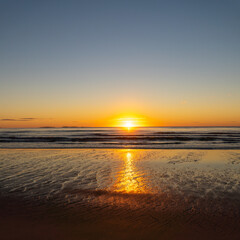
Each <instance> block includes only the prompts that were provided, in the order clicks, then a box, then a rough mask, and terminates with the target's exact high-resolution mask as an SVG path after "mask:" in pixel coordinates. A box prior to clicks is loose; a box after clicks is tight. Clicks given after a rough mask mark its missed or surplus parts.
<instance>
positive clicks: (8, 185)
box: [0, 150, 240, 240]
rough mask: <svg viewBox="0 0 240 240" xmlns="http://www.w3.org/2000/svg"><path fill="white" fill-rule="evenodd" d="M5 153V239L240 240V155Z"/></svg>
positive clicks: (1, 219)
mask: <svg viewBox="0 0 240 240" xmlns="http://www.w3.org/2000/svg"><path fill="white" fill-rule="evenodd" d="M0 151H1V157H0V158H1V170H0V173H1V178H0V183H1V185H0V186H1V192H0V193H1V194H0V206H1V207H0V236H1V239H6V240H7V239H240V201H239V200H240V188H239V181H240V177H239V172H240V171H239V168H240V164H239V162H240V158H239V157H240V151H239V150H235V151H226V150H221V151H217V150H216V151H214V150H211V151H210V150H209V151H199V150H198V151H196V150H192V151H189V150H185V151H184V150H176V151H175V150H173V151H171V150H97V151H96V150H94V151H93V150H11V151H9V150H0ZM70 153H71V154H70ZM46 163H48V164H46ZM57 169H58V174H57V173H56V171H57ZM50 193H51V194H50Z"/></svg>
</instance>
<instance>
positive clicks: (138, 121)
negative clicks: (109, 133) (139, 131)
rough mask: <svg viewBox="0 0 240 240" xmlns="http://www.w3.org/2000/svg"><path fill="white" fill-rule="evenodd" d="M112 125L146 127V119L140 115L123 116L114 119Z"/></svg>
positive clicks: (129, 127)
mask: <svg viewBox="0 0 240 240" xmlns="http://www.w3.org/2000/svg"><path fill="white" fill-rule="evenodd" d="M112 126H113V127H121V128H124V129H128V130H130V129H133V128H136V127H145V126H146V120H145V118H144V117H139V116H121V117H117V118H115V119H113V125H112Z"/></svg>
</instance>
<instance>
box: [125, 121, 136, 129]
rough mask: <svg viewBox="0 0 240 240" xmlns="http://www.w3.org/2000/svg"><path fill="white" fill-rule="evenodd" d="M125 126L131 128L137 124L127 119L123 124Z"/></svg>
mask: <svg viewBox="0 0 240 240" xmlns="http://www.w3.org/2000/svg"><path fill="white" fill-rule="evenodd" d="M123 127H125V128H127V129H131V128H133V127H135V125H134V122H133V121H125V122H124V124H123Z"/></svg>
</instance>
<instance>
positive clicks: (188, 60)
mask: <svg viewBox="0 0 240 240" xmlns="http://www.w3.org/2000/svg"><path fill="white" fill-rule="evenodd" d="M0 36H1V37H0V127H39V126H63V125H68V126H72V125H74V126H112V125H114V121H115V120H114V119H117V118H121V117H135V118H139V119H145V120H146V121H145V120H144V121H145V123H146V124H145V125H153V126H184V125H186V126H197V125H198V126H209V125H211V126H213V125H217V126H222V125H227V126H230V125H235V126H240V1H238V0H215V1H213V0H206V1H204V0H198V1H195V0H189V1H184V0H181V1H180V0H176V1H172V0H166V1H160V0H158V1H157V0H156V1H155V0H145V1H142V0H136V1H134V0H132V1H131V0H128V1H125V0H119V1H115V0H109V1H104V0H96V1H93V0H86V1H81V0H79V1H77V0H76V1H70V0H66V1H60V0H58V1H51V0H48V1H43V0H41V1H37V0H36V1H34V0H31V1H24V0H21V1H19V0H15V1H14V0H0Z"/></svg>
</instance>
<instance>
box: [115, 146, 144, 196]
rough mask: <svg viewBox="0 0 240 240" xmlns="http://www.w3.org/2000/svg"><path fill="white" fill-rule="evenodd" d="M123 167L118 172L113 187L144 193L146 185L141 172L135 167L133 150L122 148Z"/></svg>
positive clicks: (122, 190) (117, 189) (124, 190)
mask: <svg viewBox="0 0 240 240" xmlns="http://www.w3.org/2000/svg"><path fill="white" fill-rule="evenodd" d="M124 151H125V152H124V154H123V161H124V166H123V169H122V170H121V171H120V172H119V173H118V178H117V182H116V183H115V185H114V189H115V191H117V192H124V193H145V192H146V187H145V184H144V180H143V177H142V174H141V172H140V171H139V170H138V169H137V168H136V165H135V161H134V151H133V150H127V151H126V150H124Z"/></svg>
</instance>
